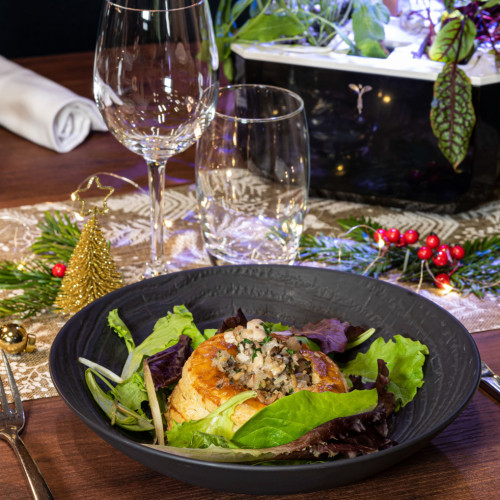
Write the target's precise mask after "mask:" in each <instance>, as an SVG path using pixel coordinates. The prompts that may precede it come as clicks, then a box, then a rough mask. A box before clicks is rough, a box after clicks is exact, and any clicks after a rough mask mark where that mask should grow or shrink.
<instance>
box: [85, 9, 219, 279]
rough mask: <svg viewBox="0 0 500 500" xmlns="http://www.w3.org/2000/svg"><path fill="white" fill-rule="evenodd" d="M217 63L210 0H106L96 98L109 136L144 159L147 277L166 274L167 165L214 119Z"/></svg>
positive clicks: (96, 68)
mask: <svg viewBox="0 0 500 500" xmlns="http://www.w3.org/2000/svg"><path fill="white" fill-rule="evenodd" d="M218 66H219V60H218V55H217V48H216V45H215V36H214V31H213V25H212V20H211V16H210V10H209V6H208V3H207V0H112V1H111V0H106V1H105V4H104V9H103V12H102V15H101V24H100V30H99V36H98V40H97V47H96V53H95V61H94V97H95V100H96V102H97V106H98V108H99V111H100V112H101V114H102V116H103V118H104V120H105V122H106V124H107V126H108V129H109V131H110V132H111V133H112V134H113V136H114V137H115V138H116V139H117V140H118V141H119V142H120V143H121V144H123V145H124V146H125V147H127V148H128V149H130V150H131V151H133V152H134V153H137V154H138V155H140V156H142V157H143V158H144V159H145V160H146V163H147V167H148V183H149V191H150V196H151V258H150V262H148V264H147V266H146V270H145V272H144V277H145V278H149V277H152V276H157V275H160V274H165V273H166V272H167V266H166V262H165V249H164V221H163V196H164V190H165V166H166V164H167V161H168V159H169V158H170V157H171V156H173V155H175V154H177V153H180V152H182V151H184V150H185V149H187V148H188V147H190V146H191V145H192V144H194V142H196V140H198V138H199V137H200V136H201V135H202V133H203V131H204V130H205V129H206V127H207V126H208V125H209V124H210V122H211V121H212V119H213V117H214V114H215V106H216V103H217V95H218V88H219V81H218Z"/></svg>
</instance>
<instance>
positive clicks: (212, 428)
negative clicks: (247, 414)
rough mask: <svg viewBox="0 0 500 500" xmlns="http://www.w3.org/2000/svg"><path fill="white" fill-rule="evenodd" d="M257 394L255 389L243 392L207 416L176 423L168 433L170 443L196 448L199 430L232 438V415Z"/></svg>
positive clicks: (171, 444)
mask: <svg viewBox="0 0 500 500" xmlns="http://www.w3.org/2000/svg"><path fill="white" fill-rule="evenodd" d="M256 395H257V394H256V392H255V391H245V392H241V393H240V394H237V395H236V396H233V397H232V398H231V399H229V400H228V401H226V402H225V403H224V404H222V405H221V406H219V407H218V408H217V409H215V410H214V411H213V412H212V413H209V414H208V415H207V416H206V417H204V418H201V419H200V420H190V421H189V422H183V423H181V424H177V425H175V426H174V427H173V428H172V429H171V430H169V431H167V433H166V434H167V439H168V443H169V445H170V446H176V447H179V448H194V447H195V446H194V444H195V442H198V441H199V435H197V433H199V432H203V433H205V434H212V435H215V436H222V437H223V438H226V439H230V438H231V436H232V435H233V426H234V424H233V421H232V420H231V416H232V414H233V413H234V410H235V409H236V407H237V406H238V405H240V404H241V403H244V402H245V401H246V400H247V399H250V398H254V397H255V396H256Z"/></svg>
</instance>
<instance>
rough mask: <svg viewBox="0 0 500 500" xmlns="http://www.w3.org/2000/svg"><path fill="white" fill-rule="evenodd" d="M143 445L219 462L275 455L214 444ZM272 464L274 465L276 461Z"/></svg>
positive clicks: (274, 454)
mask: <svg viewBox="0 0 500 500" xmlns="http://www.w3.org/2000/svg"><path fill="white" fill-rule="evenodd" d="M144 446H147V447H148V448H153V449H155V450H160V451H164V452H166V453H170V454H172V455H177V456H179V457H187V458H194V459H195V460H206V461H210V462H220V463H244V462H255V461H257V460H272V459H273V458H274V457H275V456H276V455H277V453H276V452H275V451H274V449H261V450H250V449H240V448H226V447H223V446H216V445H210V446H209V447H208V448H179V447H177V446H170V445H167V446H160V445H157V444H145V445H144ZM273 465H276V463H274V464H273Z"/></svg>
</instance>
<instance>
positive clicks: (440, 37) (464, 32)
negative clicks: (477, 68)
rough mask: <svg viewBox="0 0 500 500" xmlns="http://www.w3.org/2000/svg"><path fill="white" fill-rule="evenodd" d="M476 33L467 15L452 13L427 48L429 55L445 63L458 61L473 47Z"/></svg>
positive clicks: (434, 59)
mask: <svg viewBox="0 0 500 500" xmlns="http://www.w3.org/2000/svg"><path fill="white" fill-rule="evenodd" d="M476 33H477V30H476V26H475V25H474V23H473V22H472V21H471V20H470V19H469V18H468V17H464V16H463V15H462V14H460V13H457V15H456V16H455V14H453V15H452V17H450V19H449V21H448V22H447V23H446V24H444V25H443V27H442V28H441V29H440V30H439V32H438V34H437V36H436V39H435V40H434V42H433V44H432V46H431V48H430V49H429V57H430V58H431V59H432V60H433V61H442V62H445V63H448V62H460V61H461V60H462V59H464V58H465V57H467V56H468V55H469V53H470V51H471V49H472V48H473V46H474V40H475V38H476Z"/></svg>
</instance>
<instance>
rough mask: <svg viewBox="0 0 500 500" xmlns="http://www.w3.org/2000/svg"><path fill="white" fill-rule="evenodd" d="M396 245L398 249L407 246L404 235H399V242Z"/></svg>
mask: <svg viewBox="0 0 500 500" xmlns="http://www.w3.org/2000/svg"><path fill="white" fill-rule="evenodd" d="M396 245H397V246H398V247H405V246H406V240H405V237H404V236H403V235H402V234H400V235H399V242H398V243H396Z"/></svg>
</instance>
